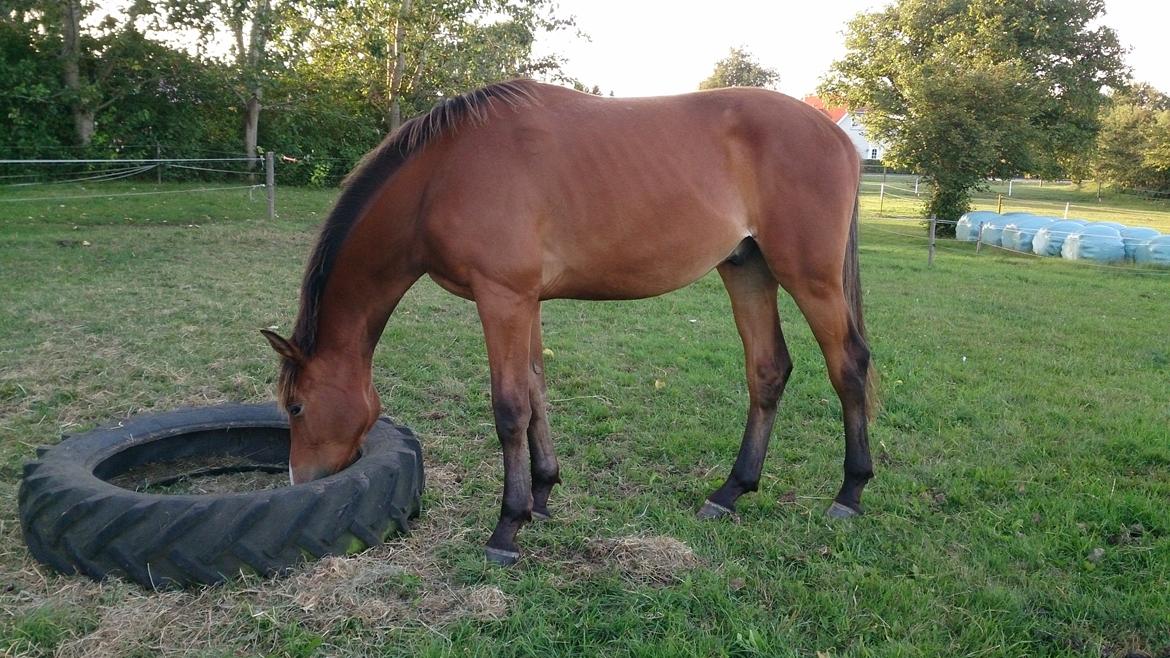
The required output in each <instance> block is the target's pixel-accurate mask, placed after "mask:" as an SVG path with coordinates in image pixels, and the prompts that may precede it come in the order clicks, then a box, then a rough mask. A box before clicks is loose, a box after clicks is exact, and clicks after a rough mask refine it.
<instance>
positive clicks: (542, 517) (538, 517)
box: [532, 509, 552, 521]
mask: <svg viewBox="0 0 1170 658" xmlns="http://www.w3.org/2000/svg"><path fill="white" fill-rule="evenodd" d="M551 518H552V515H551V514H549V513H548V511H547V510H546V511H543V512H542V511H540V510H535V509H534V510H532V520H533V521H548V520H549V519H551Z"/></svg>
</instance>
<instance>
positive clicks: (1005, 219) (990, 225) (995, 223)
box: [979, 213, 1026, 247]
mask: <svg viewBox="0 0 1170 658" xmlns="http://www.w3.org/2000/svg"><path fill="white" fill-rule="evenodd" d="M1012 215H1013V216H1012V217H1009V216H1008V215H995V216H994V217H990V218H988V219H987V220H986V221H984V222H983V227H982V228H981V229H980V232H979V236H980V240H982V241H983V244H989V245H992V246H993V247H1001V246H1003V229H1004V227H1005V226H1007V225H1008V224H1010V223H1011V222H1012V221H1013V219H1015V218H1016V217H1019V216H1021V215H1026V213H1012Z"/></svg>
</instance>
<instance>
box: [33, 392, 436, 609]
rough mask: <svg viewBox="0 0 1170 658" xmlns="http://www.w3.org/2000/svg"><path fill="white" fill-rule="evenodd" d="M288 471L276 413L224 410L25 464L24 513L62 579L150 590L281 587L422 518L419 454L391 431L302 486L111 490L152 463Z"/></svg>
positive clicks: (284, 427)
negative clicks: (287, 576) (211, 460)
mask: <svg viewBox="0 0 1170 658" xmlns="http://www.w3.org/2000/svg"><path fill="white" fill-rule="evenodd" d="M225 454H227V455H233V456H236V457H245V458H247V459H249V460H252V461H254V462H255V463H257V464H263V465H268V466H269V467H271V466H272V465H274V464H280V463H283V464H284V465H285V466H287V464H288V421H287V419H286V418H285V417H284V415H283V414H282V413H281V412H280V411H279V410H278V409H277V408H276V406H275V405H272V404H267V405H221V406H215V407H204V408H193V409H183V410H178V411H173V412H169V413H162V414H155V415H149V416H139V417H135V418H132V419H130V420H127V421H125V422H123V423H120V424H118V425H116V426H112V427H106V428H102V429H97V430H94V431H91V432H87V433H85V434H81V435H77V436H74V437H70V438H68V439H66V440H64V441H62V442H61V443H60V444H58V445H56V446H53V447H52V448H49V449H48V450H45V451H44V452H43V453H41V454H40V455H39V457H38V459H37V460H36V461H33V462H30V463H28V464H26V465H25V468H24V478H23V480H22V481H21V484H20V490H19V494H18V506H19V515H20V523H21V528H22V530H23V533H24V539H25V542H26V543H27V544H28V547H29V550H30V552H31V553H32V555H33V557H35V558H36V559H37V560H39V561H40V562H43V563H44V564H47V565H49V566H51V567H53V568H54V569H56V570H57V571H60V572H62V573H66V574H73V573H82V574H85V575H86V576H89V577H91V578H94V579H98V580H101V579H104V578H107V577H110V576H120V577H124V578H128V579H130V580H133V581H135V582H137V583H140V584H142V585H144V586H147V587H153V588H167V587H182V586H188V585H195V584H212V583H220V582H224V581H226V580H229V579H231V578H233V577H235V576H237V575H239V574H241V573H253V574H259V575H263V576H271V575H276V574H279V573H281V572H283V571H286V570H288V569H289V568H291V567H293V566H295V565H297V564H299V563H302V562H304V561H306V560H313V559H318V558H321V557H324V556H326V555H342V554H347V553H354V552H357V551H360V550H363V549H365V548H367V547H369V546H373V545H376V544H380V543H382V542H383V541H385V539H386V538H387V537H389V536H392V535H395V534H400V533H406V532H408V531H409V519H410V518H412V517H415V516H417V515H418V513H419V509H420V507H419V506H420V502H419V501H420V497H421V494H422V489H423V465H422V450H421V447H420V445H419V442H418V439H417V438H416V437H415V436H414V434H413V433H412V432H411V431H410V430H409V429H407V428H405V427H401V426H398V425H395V424H393V423H392V422H391V421H390V420H389V419H386V418H383V419H380V420H379V421H378V422H377V423H375V425H374V427H373V428H372V429H371V430H370V432H369V434H368V435H367V437H366V441H365V443H364V445H363V447H362V450H361V454H360V456H359V457H358V459H357V461H355V462H354V463H353V464H351V465H350V466H349V467H348V468H346V469H344V470H342V471H341V472H339V473H336V474H334V475H331V476H329V477H326V478H322V479H320V480H316V481H313V482H309V483H306V484H301V485H297V486H286V487H280V488H275V489H265V490H261V491H248V492H239V493H225V494H213V495H189V494H184V495H167V494H159V493H143V492H139V491H133V490H130V489H124V488H121V487H118V486H116V485H114V484H112V483H111V482H109V480H111V479H113V478H114V477H116V476H118V475H119V474H121V473H124V472H126V471H127V470H129V469H132V468H135V467H137V466H142V465H144V464H151V463H155V462H166V461H171V460H179V459H188V460H190V459H199V458H202V457H205V456H212V455H225Z"/></svg>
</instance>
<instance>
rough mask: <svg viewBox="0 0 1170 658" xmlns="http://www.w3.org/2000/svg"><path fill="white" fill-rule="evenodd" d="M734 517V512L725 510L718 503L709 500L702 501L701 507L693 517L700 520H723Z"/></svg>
mask: <svg viewBox="0 0 1170 658" xmlns="http://www.w3.org/2000/svg"><path fill="white" fill-rule="evenodd" d="M734 515H735V510H730V509H727V508H726V507H724V506H722V505H720V504H719V503H713V502H711V501H709V500H705V501H703V506H702V507H700V508H699V511H698V512H696V513H695V517H696V518H698V519H702V520H706V519H720V518H723V517H725V516H734Z"/></svg>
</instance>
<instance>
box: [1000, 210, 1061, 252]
mask: <svg viewBox="0 0 1170 658" xmlns="http://www.w3.org/2000/svg"><path fill="white" fill-rule="evenodd" d="M1055 221H1056V219H1055V218H1053V217H1041V216H1038V215H1019V216H1017V217H1013V218H1012V221H1011V222H1009V223H1008V225H1007V226H1004V227H1003V238H1002V240H1001V242H1002V244H1003V246H1004V247H1006V248H1008V249H1011V250H1013V251H1023V252H1027V253H1032V239H1033V238H1035V237H1036V232H1037V231H1039V230H1040V229H1042V228H1044V227H1045V226H1048V225H1049V224H1052V223H1053V222H1055Z"/></svg>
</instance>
